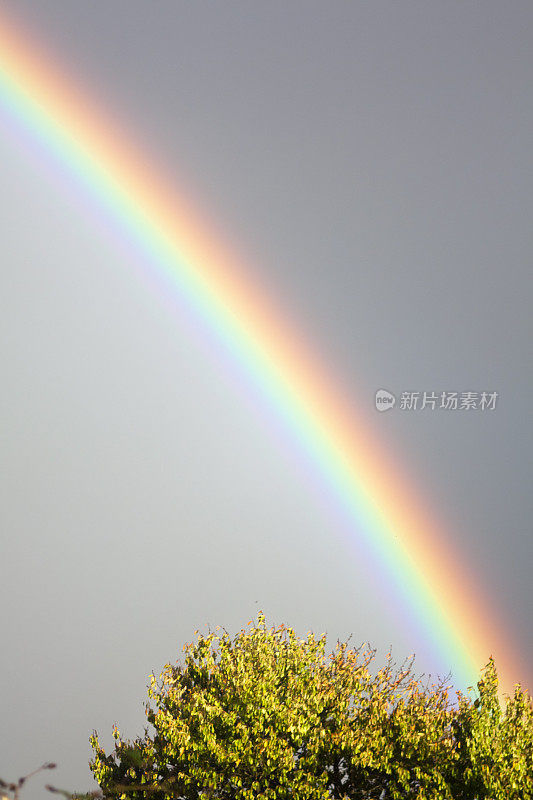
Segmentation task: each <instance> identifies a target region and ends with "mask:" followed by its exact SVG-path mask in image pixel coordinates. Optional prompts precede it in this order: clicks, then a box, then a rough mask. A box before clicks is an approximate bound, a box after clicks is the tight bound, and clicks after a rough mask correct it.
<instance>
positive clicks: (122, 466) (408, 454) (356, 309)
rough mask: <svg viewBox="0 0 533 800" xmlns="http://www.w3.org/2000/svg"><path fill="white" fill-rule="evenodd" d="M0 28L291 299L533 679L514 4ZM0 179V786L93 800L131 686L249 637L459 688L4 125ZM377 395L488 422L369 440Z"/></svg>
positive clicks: (521, 119) (35, 14)
mask: <svg viewBox="0 0 533 800" xmlns="http://www.w3.org/2000/svg"><path fill="white" fill-rule="evenodd" d="M4 9H5V10H7V11H8V12H9V14H10V15H11V16H12V17H13V19H15V20H18V21H19V22H20V23H21V24H22V26H23V28H26V29H27V30H28V31H31V32H32V35H33V36H36V37H37V38H38V40H40V42H41V43H42V45H43V47H45V48H46V49H47V50H48V51H49V52H50V53H51V54H54V59H55V61H56V62H57V63H60V64H62V65H63V68H64V69H65V70H66V71H68V73H69V74H70V76H71V78H72V79H73V80H74V81H75V82H76V83H77V84H78V85H79V86H80V87H86V88H90V89H91V91H92V93H93V94H94V95H95V96H96V97H97V98H98V100H99V102H100V103H101V106H102V108H108V109H111V110H112V112H113V114H114V115H115V117H116V118H117V119H119V120H120V121H121V123H122V124H123V126H124V128H125V129H126V130H131V132H132V136H133V137H134V138H135V140H136V141H137V142H138V143H140V144H141V145H142V147H143V148H144V150H145V152H146V153H147V154H148V155H149V157H150V158H151V159H153V161H154V162H155V163H157V164H158V165H159V166H160V167H161V169H162V170H163V171H164V172H165V175H166V178H167V180H169V181H170V182H171V184H172V185H174V186H175V187H176V189H177V190H178V191H179V192H182V193H183V194H184V195H185V196H186V197H191V198H193V199H194V202H195V203H196V205H197V207H198V208H200V209H203V213H204V214H205V216H206V218H207V219H212V220H213V222H214V224H215V225H216V226H217V227H218V229H219V230H220V231H222V232H223V234H224V236H225V237H227V239H228V241H230V242H231V243H232V245H233V246H234V247H235V248H236V249H238V250H239V252H240V254H241V255H242V257H243V260H244V262H245V263H246V265H247V268H248V269H249V274H250V276H252V277H253V278H254V279H256V280H258V281H260V282H261V283H262V284H263V285H265V286H267V287H268V288H269V290H271V291H272V293H273V294H274V295H275V296H279V297H280V298H282V299H283V304H284V307H285V308H287V309H289V310H290V317H291V321H292V322H293V323H294V324H295V325H296V327H297V329H298V330H299V331H301V335H302V337H303V338H304V340H305V341H307V342H308V343H309V344H310V346H311V347H312V348H313V349H314V350H315V351H316V353H317V355H318V357H319V358H320V359H322V360H323V362H324V363H326V364H327V365H328V368H329V369H330V371H332V372H333V373H334V374H335V375H336V376H337V380H338V385H339V386H341V387H343V389H344V390H345V391H346V393H347V394H348V396H349V397H350V398H352V400H353V405H354V408H356V409H357V410H358V412H359V413H360V414H362V415H363V417H366V418H367V419H368V424H369V425H372V426H374V427H375V428H377V429H379V431H380V434H381V440H382V442H384V443H385V446H386V448H387V449H388V450H389V451H390V452H391V454H393V455H394V457H395V458H396V459H397V460H398V461H399V462H400V463H401V464H402V465H403V466H404V468H405V472H406V474H407V475H409V476H410V478H411V480H412V481H413V483H414V485H415V486H416V488H417V490H418V492H419V493H420V495H421V496H422V497H423V498H424V499H425V501H426V502H427V503H428V504H429V505H430V507H431V508H432V509H433V511H434V515H435V517H436V518H437V519H438V520H439V521H440V522H442V524H443V525H444V527H445V530H446V532H447V534H448V535H449V539H450V542H451V543H452V544H453V546H455V547H457V548H458V549H459V552H460V553H461V554H462V556H463V558H464V561H465V563H466V564H467V565H468V569H470V570H471V571H472V574H473V575H475V576H476V582H478V583H479V586H480V587H484V590H485V591H486V592H487V593H489V594H490V596H491V600H492V602H493V604H494V606H495V608H496V609H497V610H498V611H499V613H500V615H501V618H502V619H503V620H504V625H505V628H506V631H507V633H508V635H509V636H510V638H511V639H512V640H514V641H515V643H516V647H517V652H518V654H519V656H520V657H521V658H522V660H523V662H525V663H526V664H528V663H531V660H532V658H533V638H532V635H531V624H530V621H531V614H532V611H533V609H532V592H531V587H530V575H531V568H532V562H533V558H532V556H533V541H532V530H531V519H532V517H533V513H532V512H533V509H532V497H533V494H532V492H531V466H532V465H531V452H532V435H531V434H532V426H531V415H532V409H533V399H532V398H533V385H532V369H531V365H532V315H531V305H532V288H533V278H532V256H531V254H532V252H533V241H532V239H533V234H532V231H533V226H532V224H531V211H532V149H531V142H532V141H533V130H532V128H533V125H532V123H533V118H532V116H533V97H532V94H533V91H532V87H533V83H532V80H531V76H532V67H533V63H532V62H533V56H532V53H533V48H532V35H533V5H532V4H531V3H530V2H525V1H524V2H512V0H511V2H507V3H501V2H493V1H492V0H486V1H485V2H483V3H473V2H469V3H468V2H467V3H464V2H454V0H448V2H446V3H438V2H429V3H428V2H405V0H404V1H403V2H401V3H398V2H377V3H366V2H358V1H357V0H355V1H354V0H352V1H351V2H334V3H331V2H320V3H318V2H313V1H312V0H306V2H303V1H302V0H298V1H296V0H295V1H293V2H276V1H274V2H272V1H270V2H268V3H259V2H255V3H250V2H249V0H246V2H244V0H243V2H236V1H235V0H225V1H224V2H203V1H202V0H200V1H198V0H197V2H194V3H191V2H185V0H183V1H182V0H172V1H170V0H159V2H157V3H153V2H148V1H147V0H146V1H145V2H139V0H114V1H113V2H112V3H108V2H91V3H89V2H86V0H84V1H83V2H80V0H69V2H68V3H65V2H59V0H42V1H41V2H39V3H35V2H30V0H3V2H2V10H4ZM0 163H1V165H2V166H1V173H0V174H1V181H0V204H1V211H2V213H1V216H0V226H1V236H2V255H1V261H0V329H1V332H2V337H1V341H0V348H1V351H0V353H1V360H2V391H1V393H0V412H1V414H0V420H1V437H2V439H1V442H2V444H1V455H0V458H1V469H2V486H1V492H2V496H1V513H2V532H1V537H2V541H1V544H2V555H1V565H2V582H1V587H0V594H1V598H2V601H1V602H2V608H3V610H4V615H3V619H2V631H1V643H2V644H1V648H2V667H1V680H0V738H1V740H2V741H1V747H0V776H1V777H3V778H4V779H14V778H16V777H18V776H19V775H21V774H23V773H24V772H27V771H30V770H31V769H33V768H34V767H35V766H37V765H38V764H39V763H42V762H43V761H46V760H54V761H57V762H58V763H59V765H60V769H59V770H58V773H57V775H54V777H53V782H56V783H57V784H59V785H61V786H63V787H65V788H68V789H80V790H81V789H89V788H93V783H92V778H91V775H90V773H89V770H88V766H87V762H88V759H89V757H90V754H91V751H90V748H89V745H88V737H89V735H90V733H91V732H92V730H93V729H95V728H96V729H97V730H98V731H99V733H100V734H101V735H102V740H103V742H104V744H105V745H106V746H107V747H108V748H110V747H111V741H112V740H111V735H110V733H111V727H112V725H113V723H115V722H117V723H118V725H119V727H120V729H121V731H122V732H123V733H124V734H125V735H126V736H128V737H135V736H137V735H139V734H141V733H142V731H143V727H144V721H145V718H144V712H143V707H142V704H143V702H144V700H145V699H146V684H147V681H148V675H149V673H150V672H151V671H152V670H153V671H155V672H156V673H157V674H159V672H160V671H161V669H162V668H163V666H164V664H165V663H166V662H168V661H171V662H173V661H175V660H176V659H177V658H179V657H180V655H181V648H182V646H183V644H184V643H185V642H188V641H191V640H192V639H193V638H194V631H195V630H196V629H201V630H204V631H205V630H206V628H205V626H206V624H207V623H209V624H210V625H212V626H215V625H218V624H219V625H222V626H225V627H226V628H227V629H228V631H230V632H231V633H235V632H236V631H237V630H238V629H240V627H241V626H243V625H245V624H246V623H247V622H248V620H249V619H250V618H251V617H253V616H255V615H256V614H257V611H258V610H259V609H262V610H263V611H264V612H265V613H266V616H267V622H269V623H270V622H272V623H273V624H274V623H275V624H279V623H281V622H285V623H287V624H290V625H293V626H294V627H295V628H296V630H297V632H298V633H299V634H300V635H304V634H305V633H306V631H308V630H310V629H312V630H314V631H315V632H316V633H321V632H323V631H327V632H328V642H330V644H331V646H333V645H334V643H335V641H336V639H337V638H338V637H339V638H341V639H346V638H347V637H348V636H350V634H353V640H352V641H353V643H355V644H358V643H360V642H363V641H367V640H368V641H370V642H371V644H373V645H374V646H376V647H377V648H378V649H379V652H380V654H381V655H383V654H384V653H385V652H386V650H387V649H388V647H389V646H391V645H392V647H393V652H394V653H395V654H396V655H397V657H398V659H399V660H402V659H403V657H404V656H406V655H408V654H409V653H412V652H415V653H416V654H417V665H418V671H420V672H423V671H429V670H431V671H433V672H435V671H439V670H440V671H442V670H443V669H444V668H445V667H447V666H451V667H453V665H443V664H442V663H439V662H438V661H437V660H435V658H434V654H433V653H432V652H431V651H430V649H428V646H427V642H426V641H425V640H424V637H423V635H421V633H420V631H419V630H418V629H415V627H412V628H411V627H410V625H409V621H406V623H405V625H404V626H403V627H402V626H398V624H397V621H396V619H395V618H394V613H393V612H394V609H393V608H392V607H391V603H392V602H393V595H392V594H391V592H390V591H389V590H388V587H387V584H386V581H385V580H384V578H383V576H382V575H380V574H379V573H377V574H369V571H368V568H367V566H366V562H365V561H364V560H362V559H359V558H358V555H357V542H352V543H350V542H347V539H346V536H345V534H344V533H340V532H339V531H338V530H337V529H336V523H335V519H334V517H333V516H328V514H327V513H326V511H325V509H324V507H323V505H321V504H320V503H318V502H317V501H316V499H315V497H314V495H313V492H312V491H310V486H309V482H308V481H307V479H306V475H305V469H301V468H300V467H301V465H299V462H298V455H297V454H296V453H295V450H294V445H293V444H292V443H291V442H290V441H288V440H287V439H286V438H284V437H283V435H279V431H278V429H277V428H276V424H275V421H274V420H272V419H270V418H268V414H266V413H264V410H263V409H262V408H257V407H254V404H253V403H252V402H251V401H250V398H251V395H250V394H247V393H246V389H245V388H243V385H242V384H241V383H240V382H238V381H235V379H234V373H233V372H232V370H231V368H230V367H229V366H228V365H227V364H226V362H225V361H220V360H219V359H218V358H217V354H216V352H215V351H210V349H209V347H206V345H205V340H203V339H202V336H201V334H200V335H198V334H197V333H195V331H194V330H193V329H192V328H191V327H190V325H188V324H187V323H185V322H184V321H183V319H182V318H181V316H180V314H179V313H178V311H177V307H176V306H174V305H173V303H172V298H168V297H165V296H163V295H162V293H161V292H158V290H157V289H155V290H154V289H153V288H152V287H151V286H150V285H149V283H148V282H147V281H146V280H144V279H143V277H142V270H140V269H139V265H138V264H136V263H135V254H134V253H128V252H126V251H124V250H121V249H120V248H118V247H117V246H116V243H115V242H114V240H113V237H112V236H109V235H108V234H107V233H106V230H105V224H104V225H102V223H101V221H99V219H98V214H97V213H95V212H94V209H90V208H86V207H85V206H84V203H83V202H82V201H81V200H80V198H79V197H78V196H77V193H76V189H75V187H74V188H73V187H72V186H70V185H69V184H68V182H65V181H64V180H63V179H62V178H61V177H60V176H58V175H56V174H54V171H53V170H51V169H50V165H49V164H48V163H45V162H44V161H43V160H42V159H41V158H40V157H39V155H38V154H37V153H36V152H35V151H32V149H31V147H29V146H28V145H27V144H24V143H21V142H20V141H17V137H16V136H14V134H13V128H12V126H11V125H10V123H9V120H7V118H6V117H5V115H4V114H3V113H2V114H0ZM169 301H170V302H169ZM382 387H383V388H386V389H388V390H389V391H391V392H394V393H395V395H396V396H397V397H398V398H399V397H400V395H401V393H402V392H403V391H420V392H423V391H426V390H427V391H438V392H441V391H446V392H452V391H457V392H465V391H478V392H479V391H482V390H486V391H491V392H496V393H497V394H498V399H497V405H496V408H495V409H494V411H475V412H472V413H464V412H463V413H462V412H460V411H459V410H458V411H451V410H450V411H442V412H439V411H434V412H433V411H429V410H426V411H424V412H421V411H407V410H401V409H400V408H399V404H397V406H396V407H395V408H394V409H392V410H390V411H389V412H387V413H386V414H385V413H384V414H378V412H377V411H376V409H375V404H374V395H375V392H376V390H377V389H379V388H382ZM495 636H497V631H495ZM489 655H490V653H487V658H488V656H489ZM532 676H533V670H530V671H529V674H528V675H524V681H525V682H526V683H527V682H528V681H529V684H530V683H531V677H532ZM530 688H531V686H530ZM39 780H40V779H38V780H36V782H35V787H36V788H34V789H33V790H31V789H30V788H29V787H28V789H27V790H25V798H27V800H33V798H36V797H37V796H39V797H41V796H42V795H43V792H44V790H42V791H41V789H40V788H39V787H40V786H42V784H44V782H45V780H44V778H43V780H41V781H40V783H39ZM46 780H51V777H50V776H49V775H48V776H46Z"/></svg>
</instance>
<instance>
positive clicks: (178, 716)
mask: <svg viewBox="0 0 533 800" xmlns="http://www.w3.org/2000/svg"><path fill="white" fill-rule="evenodd" d="M248 628H249V629H248V630H246V629H242V630H241V631H240V633H238V634H237V635H236V636H235V637H234V638H233V639H231V638H230V636H229V635H228V634H227V633H226V632H222V633H219V632H218V631H219V630H220V629H219V628H217V630H216V631H215V632H210V633H209V634H208V635H207V636H204V635H201V634H199V633H198V631H197V632H196V633H197V641H196V642H195V643H191V644H188V645H186V646H185V647H184V651H185V659H184V664H180V663H177V664H176V665H174V666H172V665H170V664H167V665H166V666H165V668H164V670H163V672H162V673H161V675H160V678H159V680H156V678H155V676H154V675H151V676H150V684H149V687H148V696H149V700H150V701H151V703H152V704H151V703H150V702H149V703H147V704H146V706H145V710H146V716H147V721H148V723H149V725H150V726H151V727H152V728H153V732H152V734H150V733H149V729H148V727H147V728H146V729H145V732H144V736H143V737H142V738H138V739H136V740H134V741H127V740H124V739H123V738H122V736H121V734H120V732H119V730H118V728H116V727H115V728H114V730H113V737H114V740H115V745H114V751H113V752H111V753H110V754H106V753H105V752H104V750H103V749H102V747H101V745H100V743H99V740H98V734H97V733H96V732H94V734H93V736H92V737H91V745H92V748H93V751H94V757H93V759H92V761H91V762H90V768H91V771H92V772H93V774H94V776H95V778H96V780H97V781H98V783H99V785H100V787H101V789H102V791H103V793H104V795H106V796H108V797H114V798H115V797H118V798H123V799H124V800H126V799H127V798H132V800H140V799H141V798H151V797H153V798H154V800H166V799H167V798H173V800H178V798H179V799H180V800H181V799H183V800H201V799H203V798H205V799H206V800H207V798H213V800H288V799H289V798H291V800H294V799H295V798H298V800H329V799H330V798H357V799H358V800H359V799H360V800H363V799H364V800H371V799H373V798H379V800H388V799H389V798H390V799H395V798H417V799H418V800H452V799H453V800H482V798H486V799H487V800H489V799H490V800H504V799H505V800H531V799H532V798H533V708H532V705H531V698H530V697H529V695H528V694H527V693H526V692H524V691H523V690H522V689H521V687H520V686H517V687H516V689H515V693H514V696H513V697H512V698H509V699H508V700H507V703H506V707H505V710H504V709H502V707H501V705H500V702H499V700H498V680H497V672H496V666H495V664H494V662H493V660H492V659H491V660H490V661H489V662H488V664H487V666H486V667H485V669H484V671H483V674H482V677H481V678H480V680H479V682H478V685H477V689H478V691H477V696H476V697H475V699H474V700H472V699H470V698H469V697H468V696H466V695H463V694H462V693H461V692H459V691H458V692H456V698H455V702H453V703H452V701H451V699H450V696H449V691H450V690H449V688H448V687H447V686H446V684H445V683H444V682H441V683H438V684H434V685H432V686H425V685H423V684H422V682H421V680H419V679H416V678H415V677H414V676H413V673H412V662H411V661H407V662H405V663H404V664H403V665H402V666H400V667H395V666H394V664H393V663H392V661H391V658H390V656H389V657H387V659H386V661H385V664H384V666H383V667H382V668H381V669H379V670H377V671H376V670H373V669H372V667H373V662H374V660H375V651H372V650H370V649H363V648H358V649H350V648H349V647H348V643H346V642H345V643H340V642H338V643H337V646H336V648H335V649H334V651H333V652H332V653H331V654H329V656H327V655H326V652H325V648H326V636H325V634H324V635H323V636H321V637H320V638H316V637H315V636H314V634H313V633H309V634H308V635H307V638H306V639H300V638H298V637H297V636H296V634H295V632H294V630H293V629H292V628H290V627H286V626H284V625H280V626H279V627H277V628H267V626H266V622H265V618H264V616H263V614H259V615H258V618H257V621H256V622H250V623H249V624H248Z"/></svg>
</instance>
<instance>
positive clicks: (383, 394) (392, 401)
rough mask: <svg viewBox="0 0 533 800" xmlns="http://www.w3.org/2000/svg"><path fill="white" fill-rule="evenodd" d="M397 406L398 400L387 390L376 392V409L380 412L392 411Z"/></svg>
mask: <svg viewBox="0 0 533 800" xmlns="http://www.w3.org/2000/svg"><path fill="white" fill-rule="evenodd" d="M395 405H396V398H395V397H394V395H393V394H392V393H391V392H388V391H387V390H386V389H378V390H377V392H376V408H377V410H378V411H390V409H391V408H394V406H395Z"/></svg>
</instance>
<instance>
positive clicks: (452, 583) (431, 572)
mask: <svg viewBox="0 0 533 800" xmlns="http://www.w3.org/2000/svg"><path fill="white" fill-rule="evenodd" d="M0 114H1V115H2V116H3V118H4V120H5V121H7V124H8V125H12V126H15V127H16V128H17V130H23V131H24V134H25V135H26V136H27V137H29V138H30V139H31V140H32V141H33V142H35V143H36V144H37V145H38V146H39V148H40V150H41V152H44V156H43V157H45V158H48V159H50V160H51V161H52V162H53V164H54V168H55V169H59V170H63V171H64V172H66V173H67V174H68V175H69V177H70V178H71V179H73V180H74V181H75V184H76V187H77V189H78V190H79V191H80V192H82V193H83V194H84V195H85V197H86V198H88V199H89V201H90V202H91V204H94V205H95V206H96V207H97V208H98V210H99V212H100V213H103V214H104V215H105V216H106V218H108V219H109V221H110V222H111V223H112V225H113V226H116V227H117V228H118V229H119V230H120V232H121V234H122V235H125V236H126V238H127V240H128V242H130V243H131V244H132V245H133V246H134V247H135V249H136V250H137V251H139V252H140V253H141V254H142V257H143V259H144V260H145V261H146V262H147V263H148V264H149V269H150V270H152V271H154V272H155V273H157V275H158V276H160V277H161V278H163V279H164V282H165V283H166V285H167V287H168V286H170V289H171V291H172V292H174V293H176V294H177V295H179V298H180V300H181V301H182V302H184V303H185V304H186V305H187V306H189V307H190V308H191V309H193V311H194V314H195V316H196V317H197V318H198V319H199V320H201V321H202V324H203V326H204V327H205V328H206V329H207V330H208V331H209V334H210V335H211V336H214V337H215V339H216V341H217V342H218V343H219V344H221V345H222V346H223V347H224V349H225V350H226V351H227V353H229V354H230V356H231V359H232V362H233V363H236V364H238V366H239V369H240V371H241V372H242V373H243V374H244V375H245V376H246V379H247V381H248V382H249V383H250V384H251V385H252V386H253V387H254V390H255V391H259V392H260V394H261V397H262V399H263V400H264V401H266V402H267V403H268V404H269V406H270V407H271V408H272V409H274V410H275V412H276V416H277V419H278V420H281V422H282V424H283V426H284V429H285V431H286V432H288V434H289V435H290V437H291V440H292V441H293V443H297V445H298V448H299V450H300V452H301V453H302V454H303V455H304V456H305V458H306V460H307V462H308V463H309V464H310V465H312V469H313V471H314V473H315V475H318V476H319V479H320V484H321V487H322V489H323V491H324V492H326V493H327V495H328V497H330V498H331V501H332V502H333V503H334V504H335V505H336V506H337V508H339V509H342V515H343V518H344V519H345V520H346V521H347V524H349V530H350V537H351V539H352V541H353V543H354V544H355V545H356V546H357V547H358V548H360V550H361V552H364V553H365V556H366V557H367V558H368V557H370V558H371V559H373V560H374V562H375V563H376V564H377V565H378V567H379V570H380V574H381V576H382V577H383V579H385V580H386V581H387V592H388V593H389V594H390V598H391V605H396V606H397V605H398V604H400V605H401V607H402V609H404V610H405V614H406V624H408V625H411V626H413V625H415V626H419V627H421V628H422V630H423V631H424V636H425V637H426V639H427V640H428V641H429V642H430V643H431V646H432V648H434V649H435V651H436V652H437V653H438V656H439V658H440V661H441V663H442V664H443V666H445V668H446V671H447V670H448V669H449V668H450V665H453V667H452V670H453V680H454V683H455V685H457V686H458V687H460V688H463V689H464V688H466V686H468V685H471V684H472V683H474V682H475V681H476V680H477V678H478V677H479V670H480V668H481V667H482V666H483V665H484V664H485V663H486V662H487V661H488V657H489V655H491V654H493V655H494V657H495V659H496V664H497V667H498V670H499V675H500V680H501V689H502V691H503V690H506V691H510V690H511V687H512V685H513V684H514V683H516V682H518V681H519V680H522V681H523V680H524V679H525V677H526V674H525V672H524V670H523V668H522V666H521V665H520V663H519V659H518V656H517V653H516V652H515V651H514V650H513V648H512V647H511V646H510V644H509V643H508V642H507V641H506V636H505V633H504V625H503V621H502V620H498V615H497V613H496V612H495V609H494V608H491V607H490V603H489V602H488V598H487V596H486V593H483V592H482V591H481V589H480V588H479V585H478V584H477V583H476V581H475V580H474V578H473V575H472V574H470V573H469V572H468V571H467V569H466V567H465V565H464V563H463V560H462V559H461V557H460V555H459V554H458V553H456V552H454V551H453V549H452V547H451V545H450V543H449V537H447V535H446V531H445V530H444V529H443V527H442V526H441V525H439V524H438V523H437V522H436V520H435V519H433V518H432V515H431V513H430V511H429V510H428V509H427V508H425V505H424V503H423V501H422V499H421V498H420V497H419V496H417V495H416V493H415V492H414V491H413V489H412V488H411V486H410V485H408V483H407V481H406V479H405V477H404V476H403V474H402V473H403V469H401V468H400V467H399V466H398V465H397V464H394V463H393V460H392V457H391V455H390V454H389V453H388V452H385V451H384V449H383V447H381V446H380V444H379V442H378V440H377V438H376V436H375V434H373V433H372V431H371V430H370V428H369V426H368V423H364V422H363V421H362V420H361V419H360V418H359V416H358V414H357V411H356V409H354V407H353V402H352V401H350V400H349V399H348V398H347V397H345V396H344V394H343V393H342V392H341V391H340V390H339V388H338V382H336V381H335V380H334V379H333V378H332V377H331V376H330V375H329V374H328V372H327V370H326V368H325V367H324V365H322V364H321V363H318V362H317V360H316V357H315V356H314V355H313V352H312V350H311V348H310V347H309V346H308V345H306V343H305V342H302V340H301V335H300V334H299V333H298V331H297V330H295V329H294V327H293V326H291V324H290V317H289V315H288V314H287V313H286V312H282V311H280V306H279V303H277V302H276V303H274V302H273V300H272V299H269V297H268V296H267V293H266V292H265V291H264V290H263V289H262V288H261V287H260V286H259V285H258V284H257V282H252V281H251V280H250V277H249V275H248V273H247V270H246V269H245V268H244V266H243V265H242V264H241V263H240V261H239V258H238V257H237V256H236V254H235V253H234V252H233V250H232V248H231V247H229V245H228V244H227V242H225V241H224V240H223V237H222V236H220V235H219V234H218V232H217V233H215V228H214V226H213V225H206V224H205V222H204V223H202V220H201V219H200V217H199V215H198V213H195V212H194V210H193V208H192V204H191V203H187V202H186V201H185V200H184V198H183V197H181V196H179V195H178V194H177V193H176V191H175V189H174V187H171V186H169V185H167V183H166V182H165V180H164V179H163V177H162V175H161V174H158V173H157V172H156V171H155V170H154V169H153V168H151V167H150V166H149V165H150V159H148V158H147V157H146V155H145V154H144V153H143V152H142V151H139V150H138V149H136V148H135V146H134V145H133V144H132V143H131V137H130V136H128V135H125V133H124V132H122V131H121V130H120V126H119V125H118V124H117V123H116V121H114V120H113V119H112V117H111V115H110V114H109V113H107V112H106V111H105V110H104V109H102V108H101V107H100V104H99V103H97V102H95V101H94V99H93V98H91V97H90V93H89V92H88V91H81V90H80V89H79V88H78V87H76V86H75V85H73V83H72V82H71V81H70V80H69V79H68V77H67V72H66V70H64V69H61V67H60V65H59V64H56V63H55V62H54V60H53V59H52V58H51V57H50V56H49V55H47V54H46V53H44V52H42V51H40V48H39V46H38V44H37V43H36V42H35V41H33V40H31V38H30V37H29V35H28V34H27V32H23V31H21V30H19V29H17V27H16V26H15V25H14V24H13V23H12V22H11V21H9V20H7V19H6V18H5V17H4V16H3V12H1V13H0Z"/></svg>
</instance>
